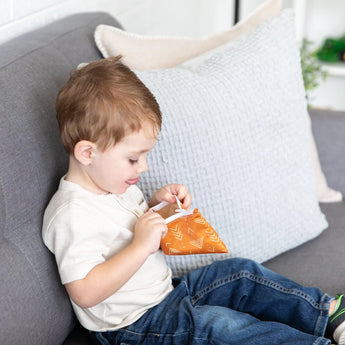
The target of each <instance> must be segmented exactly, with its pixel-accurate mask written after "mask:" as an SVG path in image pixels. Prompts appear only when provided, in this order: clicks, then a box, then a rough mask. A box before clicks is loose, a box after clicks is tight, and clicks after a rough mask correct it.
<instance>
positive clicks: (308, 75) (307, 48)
mask: <svg viewBox="0 0 345 345" xmlns="http://www.w3.org/2000/svg"><path fill="white" fill-rule="evenodd" d="M312 45H313V42H312V41H309V40H308V39H306V38H304V39H303V41H302V45H301V49H300V54H301V66H302V75H303V82H304V88H305V92H306V99H307V103H308V106H310V102H311V95H310V92H311V91H312V90H314V89H315V88H316V87H317V86H318V85H319V83H320V81H324V80H325V79H326V78H327V72H326V71H325V70H323V69H322V65H321V63H320V62H319V60H318V58H317V56H316V50H312V49H311V46H312Z"/></svg>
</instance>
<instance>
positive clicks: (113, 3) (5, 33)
mask: <svg viewBox="0 0 345 345" xmlns="http://www.w3.org/2000/svg"><path fill="white" fill-rule="evenodd" d="M232 3H233V0H187V1H186V0H31V1H30V0H29V1H28V0H1V1H0V43H2V42H5V41H7V40H9V39H11V38H13V37H15V36H18V35H20V34H21V33H24V32H27V31H29V30H32V29H34V28H37V27H41V26H43V25H45V24H47V23H50V22H52V21H53V20H56V19H58V18H60V17H63V16H65V15H67V14H72V13H75V12H83V11H106V12H109V13H111V14H112V15H113V16H115V17H116V18H117V19H118V20H119V21H120V22H121V23H122V25H123V26H124V27H125V28H126V29H127V30H128V31H133V32H138V33H142V34H171V35H190V36H200V35H204V34H208V33H211V32H215V31H219V30H223V29H226V28H228V27H230V26H231V24H232V17H233V8H232V7H233V6H232Z"/></svg>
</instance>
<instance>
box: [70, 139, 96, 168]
mask: <svg viewBox="0 0 345 345" xmlns="http://www.w3.org/2000/svg"><path fill="white" fill-rule="evenodd" d="M95 150H96V144H95V143H93V142H91V141H88V140H81V141H78V142H77V144H76V145H75V147H74V157H75V158H76V160H77V161H78V162H79V163H81V164H83V165H89V164H91V162H92V159H93V157H94V151H95Z"/></svg>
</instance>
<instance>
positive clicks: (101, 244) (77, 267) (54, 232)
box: [44, 203, 119, 284]
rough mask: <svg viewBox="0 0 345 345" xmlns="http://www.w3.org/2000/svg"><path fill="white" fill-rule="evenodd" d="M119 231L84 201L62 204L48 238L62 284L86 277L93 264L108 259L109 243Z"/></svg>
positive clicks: (45, 238) (47, 242)
mask: <svg viewBox="0 0 345 345" xmlns="http://www.w3.org/2000/svg"><path fill="white" fill-rule="evenodd" d="M118 233H119V231H117V229H116V227H114V228H112V229H109V226H107V225H105V224H103V223H102V221H100V218H99V217H98V216H97V215H95V212H93V210H92V209H88V208H87V207H85V206H84V205H78V203H72V204H68V205H65V206H64V207H61V208H60V209H59V210H58V211H57V212H56V214H55V216H54V217H53V218H52V219H51V220H50V222H49V224H48V226H47V231H46V234H45V237H44V241H45V243H46V245H47V247H48V248H49V249H50V250H51V251H52V252H53V253H54V254H55V259H56V262H57V265H58V269H59V273H60V277H61V281H62V284H67V283H70V282H72V281H75V280H79V279H83V278H85V277H86V275H87V274H88V273H89V272H90V271H91V270H92V268H94V267H95V266H97V265H98V264H101V263H103V262H105V260H106V258H107V256H108V252H109V243H111V242H113V241H115V240H116V237H117V234H118Z"/></svg>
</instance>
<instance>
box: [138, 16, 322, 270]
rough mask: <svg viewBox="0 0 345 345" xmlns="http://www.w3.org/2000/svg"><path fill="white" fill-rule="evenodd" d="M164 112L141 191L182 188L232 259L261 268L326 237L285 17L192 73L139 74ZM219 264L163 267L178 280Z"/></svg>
mask: <svg viewBox="0 0 345 345" xmlns="http://www.w3.org/2000/svg"><path fill="white" fill-rule="evenodd" d="M137 73H138V75H139V77H140V78H141V79H142V80H143V82H144V83H146V85H147V86H148V87H149V88H150V89H151V90H152V92H153V93H154V95H155V96H156V97H157V100H158V103H159V104H160V106H161V108H162V111H163V129H162V133H161V139H160V140H159V141H158V143H157V145H156V147H155V149H154V150H153V151H152V152H151V153H150V155H149V158H148V163H149V166H150V169H149V170H148V171H147V172H146V173H145V174H144V176H143V178H142V179H141V187H142V189H143V190H144V191H145V194H146V195H147V196H148V195H150V194H151V193H152V192H153V191H154V190H155V189H156V188H158V187H160V186H161V185H164V184H166V183H172V182H179V183H184V184H186V185H187V186H188V187H189V189H190V191H191V194H192V196H193V199H194V202H193V207H196V208H199V209H200V211H201V212H202V213H203V215H204V216H205V218H206V219H207V220H208V221H209V223H210V224H211V225H212V226H213V227H214V228H215V229H216V231H217V232H218V234H219V235H220V237H221V239H222V240H223V241H224V243H225V244H226V246H227V248H228V250H229V251H230V255H232V256H242V257H250V258H252V259H255V260H257V261H260V262H262V261H265V260H268V259H269V258H271V257H273V256H276V255H278V254H279V253H281V252H283V251H285V250H288V249H291V248H292V247H294V246H297V245H299V244H301V243H303V242H304V241H307V240H309V239H311V238H313V237H316V236H317V235H319V234H320V233H321V231H322V230H323V229H325V227H326V225H327V224H326V221H325V219H324V217H323V215H322V214H321V212H320V209H319V206H318V203H317V200H316V193H315V180H314V178H315V177H314V174H313V169H312V164H311V158H310V152H309V143H308V128H307V119H308V114H307V108H306V101H305V91H304V87H303V81H302V75H301V67H300V60H299V53H298V49H297V45H296V41H295V37H294V23H293V16H292V13H291V12H290V10H285V11H283V12H282V13H281V14H280V15H279V16H277V17H275V18H273V19H270V20H267V21H266V22H264V23H262V24H261V25H260V26H259V27H258V28H257V29H256V30H255V31H254V32H253V33H252V34H251V35H249V37H248V38H247V39H245V40H239V41H237V42H236V43H232V44H231V45H230V46H229V47H223V48H222V49H221V50H220V51H216V52H215V53H214V55H212V56H210V57H209V58H208V59H206V60H202V61H201V63H200V64H199V65H197V66H195V67H194V66H193V68H191V69H190V68H187V67H186V66H177V67H175V68H171V69H165V70H157V71H140V72H137ZM224 257H226V255H225V254H218V255H199V256H197V255H193V256H174V257H168V260H169V264H170V265H171V267H172V268H173V272H174V274H176V275H179V274H182V273H184V272H186V271H187V270H189V269H191V268H195V267H198V266H201V265H205V264H207V263H210V262H211V261H212V260H215V259H221V258H224Z"/></svg>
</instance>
